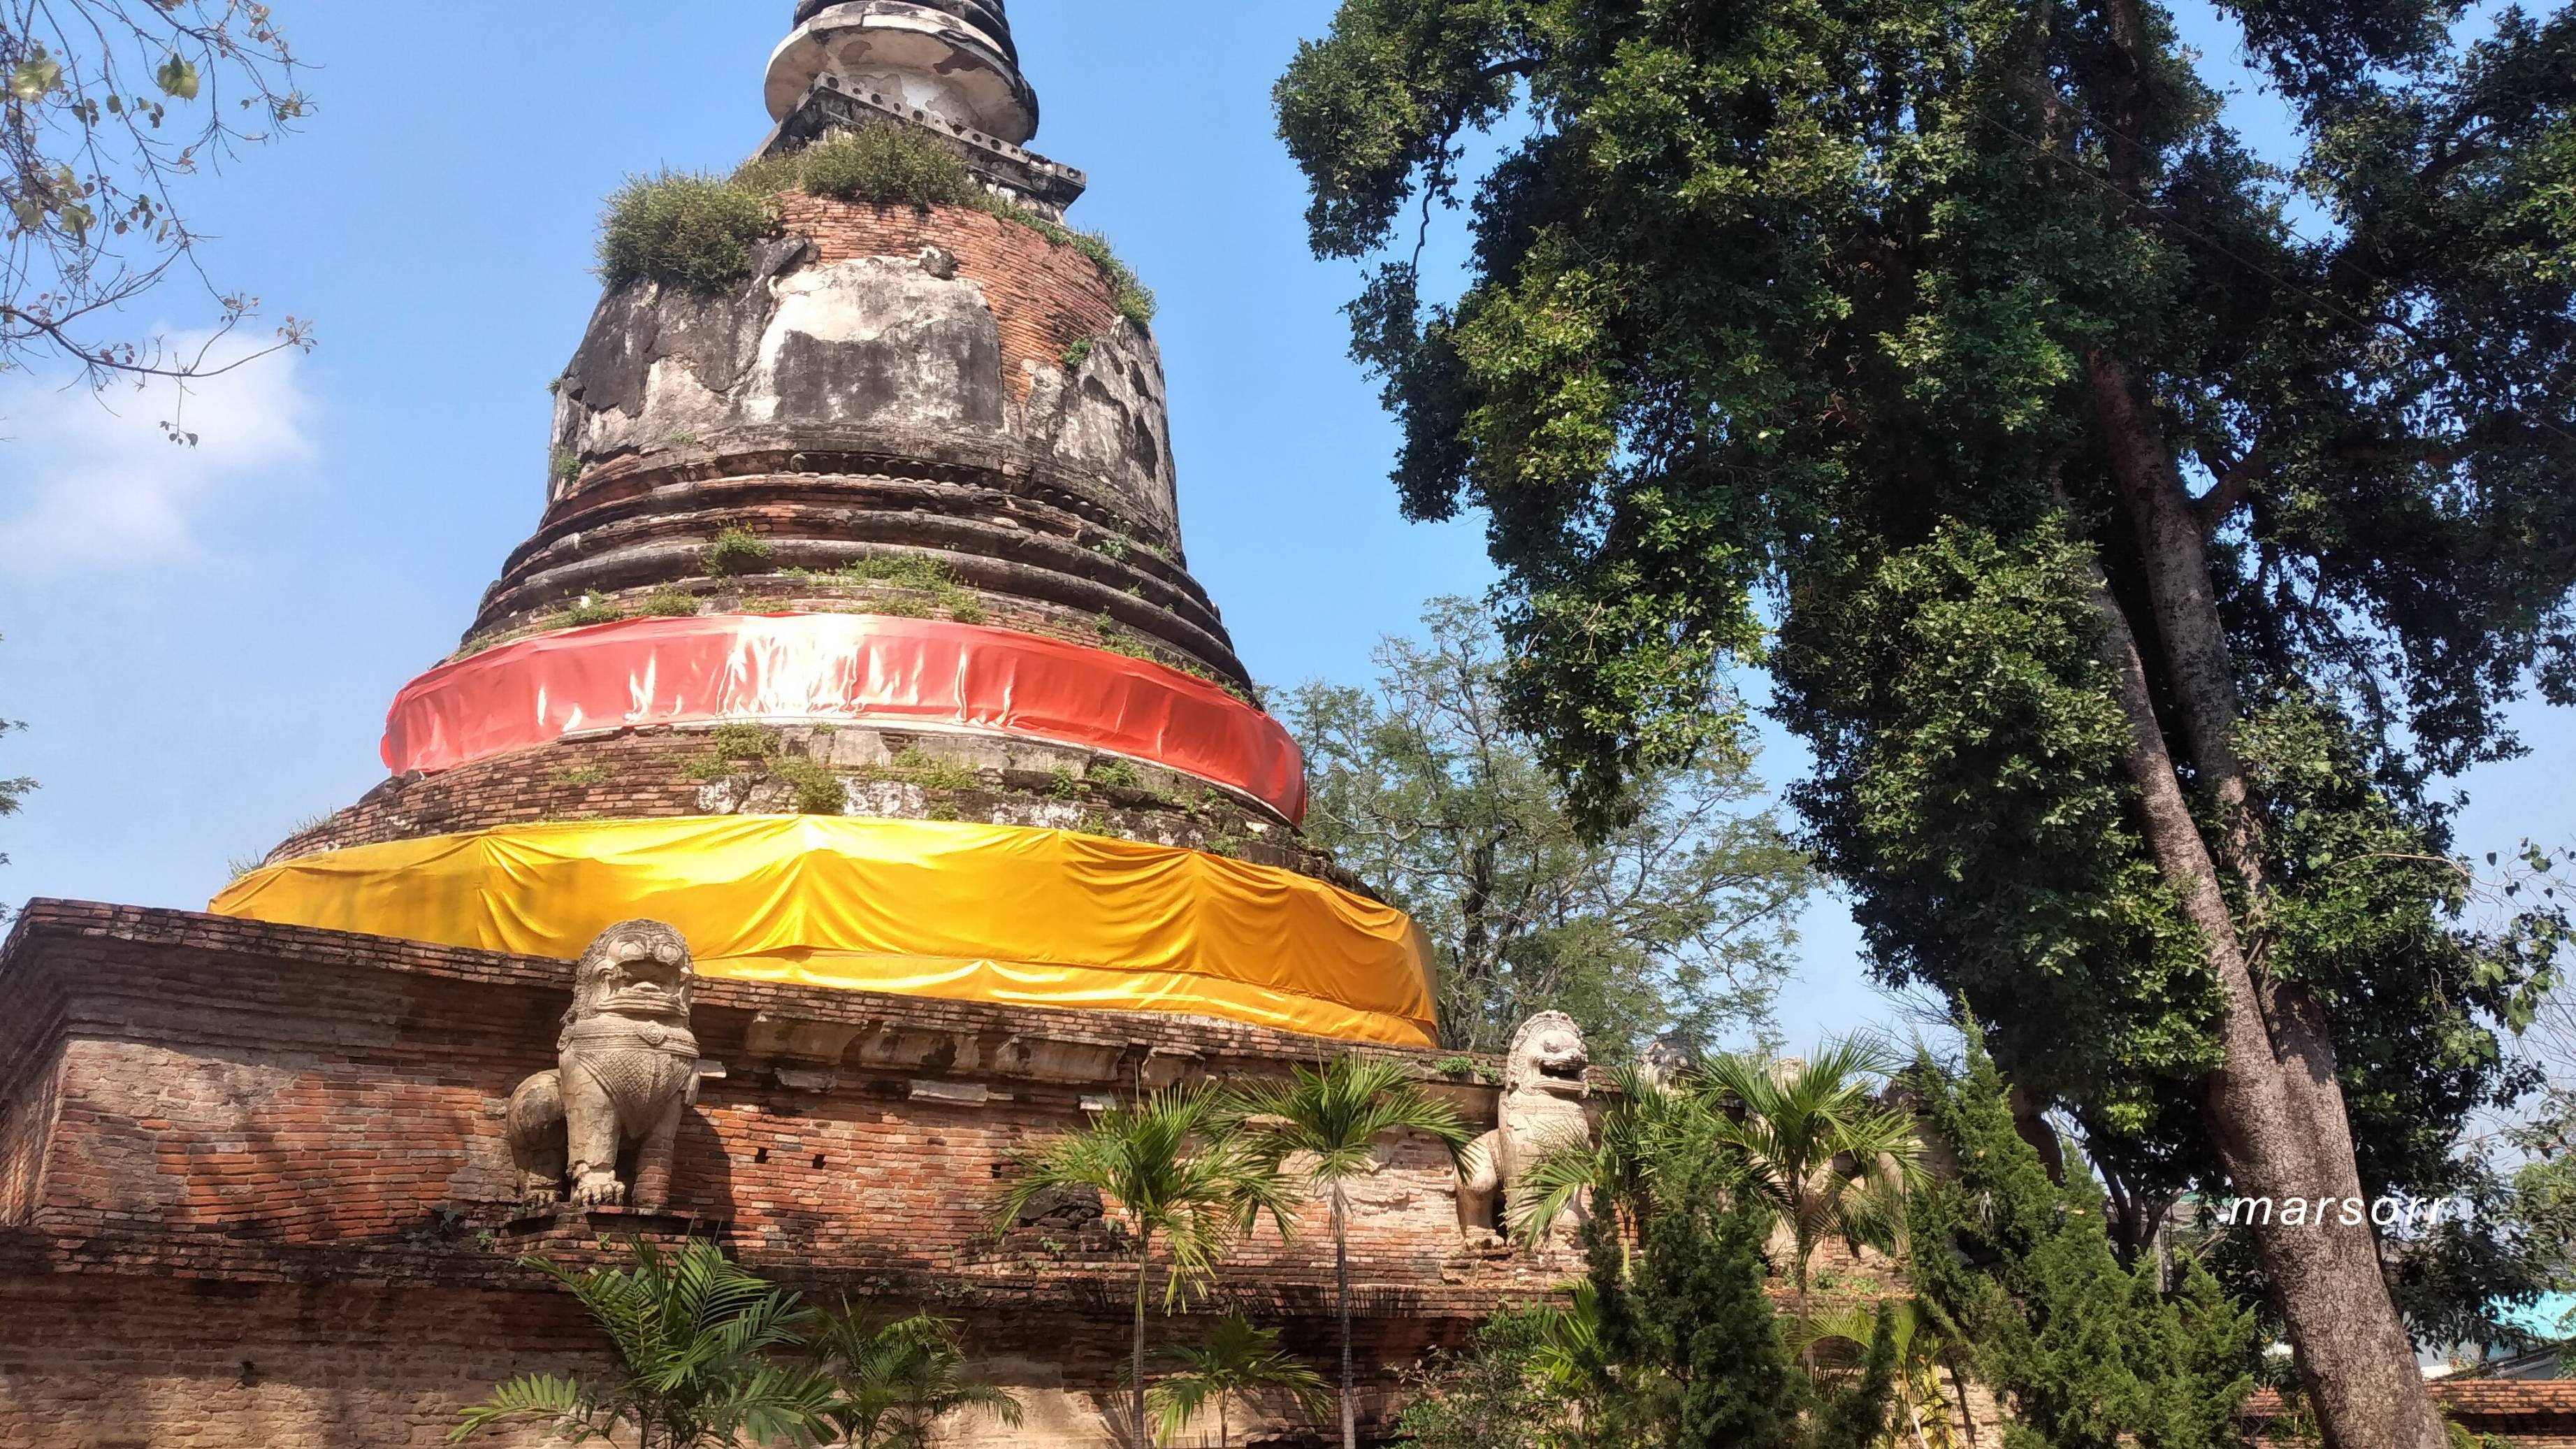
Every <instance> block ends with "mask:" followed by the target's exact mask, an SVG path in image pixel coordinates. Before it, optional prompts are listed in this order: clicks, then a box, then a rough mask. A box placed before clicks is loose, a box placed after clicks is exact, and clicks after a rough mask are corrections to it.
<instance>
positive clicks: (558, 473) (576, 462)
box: [546, 452, 581, 483]
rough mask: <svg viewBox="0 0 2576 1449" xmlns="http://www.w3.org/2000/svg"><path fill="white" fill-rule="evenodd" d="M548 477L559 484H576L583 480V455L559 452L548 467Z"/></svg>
mask: <svg viewBox="0 0 2576 1449" xmlns="http://www.w3.org/2000/svg"><path fill="white" fill-rule="evenodd" d="M546 476H548V477H550V478H552V479H554V480H555V481H556V482H557V483H575V482H579V481H580V479H581V454H579V453H567V452H558V453H556V454H555V455H554V456H553V458H552V459H550V460H549V461H548V463H547V465H546Z"/></svg>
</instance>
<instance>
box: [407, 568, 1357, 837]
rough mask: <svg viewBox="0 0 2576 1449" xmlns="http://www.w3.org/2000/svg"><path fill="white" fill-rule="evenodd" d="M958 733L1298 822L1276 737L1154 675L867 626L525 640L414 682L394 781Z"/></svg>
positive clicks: (922, 627) (1013, 640)
mask: <svg viewBox="0 0 2576 1449" xmlns="http://www.w3.org/2000/svg"><path fill="white" fill-rule="evenodd" d="M729 719H731V720H748V719H772V720H799V719H813V720H854V721H866V722H871V723H884V724H888V725H905V724H912V725H925V724H934V725H958V726H965V727H969V728H976V729H989V730H998V731H1002V732H1005V733H1009V734H1016V735H1025V736H1028V737H1030V738H1033V739H1042V740H1053V741H1056V742H1058V743H1061V744H1071V745H1083V746H1088V747H1091V748H1095V749H1103V750H1111V751H1115V752H1117V753H1119V754H1123V755H1132V756H1134V757H1136V758H1138V759H1142V760H1149V761H1151V762H1153V763H1155V764H1158V765H1162V766H1166V767H1168V768H1170V769H1174V770H1178V771H1181V772H1182V773H1184V774H1189V775H1195V776H1198V777H1199V778H1201V779H1204V780H1210V781H1214V782H1215V783H1217V784H1220V785H1227V786H1231V787H1233V788H1235V789H1237V790H1241V791H1243V792H1244V793H1246V794H1249V795H1251V796H1253V797H1254V798H1256V799H1259V800H1263V801H1267V802H1268V803H1269V804H1270V805H1271V806H1272V807H1274V808H1276V809H1277V810H1278V811H1279V812H1280V813H1281V814H1282V815H1285V816H1286V817H1288V819H1290V820H1291V821H1296V820H1300V819H1302V818H1304V815H1305V812H1306V782H1305V769H1304V761H1303V759H1302V757H1301V756H1300V755H1299V754H1298V751H1297V743H1296V741H1295V740H1293V739H1291V738H1289V736H1288V732H1287V731H1286V730H1285V729H1283V728H1281V727H1280V725H1279V722H1278V721H1277V720H1274V719H1272V718H1271V717H1270V716H1268V715H1266V714H1263V713H1262V712H1261V711H1259V710H1257V709H1254V708H1253V707H1252V706H1250V705H1248V704H1245V703H1244V702H1243V701H1242V700H1239V699H1237V698H1235V697H1234V696H1233V695H1231V694H1228V693H1226V692H1225V691H1224V690H1222V689H1219V688H1218V687H1217V686H1215V685H1213V684H1210V683H1207V682H1206V681H1204V680H1201V679H1196V678H1193V677H1191V676H1190V675H1187V674H1183V673H1181V672H1180V671H1179V670H1176V669H1171V668H1168V667H1166V666H1164V665H1160V664H1156V663H1153V662H1151V661H1149V660H1144V659H1131V658H1128V657H1127V656H1125V655H1121V654H1112V653H1109V652H1108V651H1106V650H1101V649H1088V648H1084V647H1082V646H1080V645H1076V644H1066V643H1063V642H1060V641H1058V640H1054V639H1046V638H1041V637H1039V636H1037V635H1034V634H1022V633H1018V632H1016V631H1013V630H1009V629H987V628H982V627H979V626H976V625H971V624H952V623H947V622H944V621H939V620H931V619H900V618H889V617H883V616H877V615H855V614H781V615H759V616H747V615H730V616H720V617H715V618H696V619H630V620H627V621H624V622H622V623H616V624H598V625H593V626H591V627H589V628H584V629H568V630H565V631H563V632H561V633H556V634H545V635H540V636H539V637H537V638H534V639H523V640H520V641H519V642H518V643H515V644H504V645H502V646H501V647H500V648H497V649H493V650H489V651H486V652H485V653H481V654H477V655H475V656H474V657H472V658H470V659H463V660H459V661H457V662H456V663H453V664H447V665H442V666H440V667H439V668H436V669H433V670H431V671H430V672H429V673H427V674H424V675H422V676H421V677H420V678H418V679H416V680H413V681H412V682H411V684H410V685H408V686H407V687H405V688H404V690H403V692H402V693H401V694H400V695H398V696H397V697H396V698H395V700H394V705H393V709H392V711H391V712H390V713H388V714H387V716H386V718H385V743H384V757H385V766H386V768H388V769H390V770H392V771H393V772H394V773H396V774H402V773H404V772H406V771H410V770H423V771H437V770H448V769H453V768H455V767H456V766H458V765H462V764H466V763H468V762H470V761H474V760H481V759H487V758H489V757H491V756H493V755H498V754H504V753H507V752H508V751H511V750H519V749H526V748H528V747H530V746H534V745H542V744H547V743H550V742H552V741H554V740H557V739H560V738H562V737H563V736H565V735H568V734H573V733H577V732H580V731H583V730H597V729H617V728H621V727H628V726H637V725H672V724H688V723H695V722H703V721H707V720H729Z"/></svg>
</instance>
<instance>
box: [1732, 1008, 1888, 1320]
mask: <svg viewBox="0 0 2576 1449" xmlns="http://www.w3.org/2000/svg"><path fill="white" fill-rule="evenodd" d="M1890 1066H1891V1059H1890V1058H1889V1056H1888V1055H1887V1052H1886V1050H1885V1049H1884V1048H1883V1047H1881V1046H1880V1045H1878V1044H1877V1043H1876V1042H1875V1041H1874V1040H1872V1039H1870V1038H1868V1037H1864V1036H1852V1037H1843V1038H1840V1039H1836V1040H1832V1041H1828V1042H1826V1043H1825V1044H1824V1045H1823V1046H1822V1047H1820V1048H1818V1049H1817V1051H1816V1053H1815V1055H1813V1056H1811V1057H1809V1058H1807V1060H1806V1061H1805V1062H1804V1063H1774V1062H1772V1061H1770V1060H1768V1059H1765V1058H1762V1057H1755V1056H1723V1057H1718V1058H1716V1059H1715V1060H1713V1061H1711V1062H1709V1063H1708V1065H1707V1066H1706V1067H1704V1068H1702V1071H1701V1076H1700V1078H1699V1080H1700V1083H1701V1089H1702V1090H1703V1091H1704V1092H1708V1093H1712V1094H1714V1095H1715V1097H1716V1098H1717V1100H1716V1101H1715V1102H1713V1103H1712V1104H1711V1110H1710V1112H1709V1113H1708V1121H1709V1124H1710V1131H1711V1136H1712V1138H1713V1140H1714V1142H1715V1143H1716V1144H1717V1146H1718V1147H1719V1148H1720V1149H1721V1150H1723V1151H1725V1152H1726V1153H1727V1154H1728V1155H1729V1156H1730V1157H1732V1158H1733V1159H1734V1160H1735V1165H1736V1166H1737V1167H1738V1168H1739V1169H1740V1174H1739V1180H1740V1186H1739V1188H1738V1191H1739V1192H1741V1193H1742V1194H1743V1195H1744V1197H1745V1198H1746V1199H1747V1200H1748V1201H1750V1202H1752V1203H1755V1204H1758V1205H1761V1206H1763V1207H1765V1208H1768V1209H1769V1210H1770V1211H1771V1212H1773V1213H1774V1214H1776V1215H1777V1216H1778V1218H1779V1220H1780V1222H1781V1223H1782V1224H1783V1225H1785V1226H1786V1227H1787V1228H1788V1230H1789V1235H1790V1239H1791V1241H1792V1243H1793V1245H1794V1246H1793V1252H1792V1257H1791V1260H1790V1272H1791V1287H1792V1290H1793V1292H1794V1301H1795V1302H1796V1305H1797V1314H1798V1323H1799V1325H1800V1328H1801V1330H1802V1331H1803V1329H1804V1327H1805V1325H1806V1323H1807V1321H1808V1291H1807V1289H1808V1265H1809V1262H1810V1260H1812V1259H1813V1258H1814V1257H1815V1253H1816V1249H1817V1248H1818V1247H1819V1246H1821V1245H1822V1244H1823V1243H1824V1241H1825V1240H1826V1239H1827V1238H1841V1239H1842V1240H1844V1241H1845V1242H1847V1243H1850V1244H1851V1245H1853V1246H1854V1247H1855V1248H1857V1247H1861V1246H1864V1245H1865V1246H1869V1247H1874V1248H1880V1249H1893V1248H1895V1247H1896V1246H1897V1240H1898V1237H1899V1235H1900V1234H1901V1233H1902V1231H1903V1228H1904V1223H1905V1203H1906V1199H1907V1197H1908V1195H1909V1194H1910V1193H1911V1192H1912V1191H1913V1190H1914V1189H1915V1188H1916V1187H1917V1186H1918V1185H1919V1184H1920V1182H1921V1180H1922V1151H1923V1149H1922V1144H1921V1143H1920V1142H1919V1141H1917V1140H1916V1138H1915V1135H1914V1122H1913V1119H1912V1118H1911V1117H1910V1116H1908V1115H1907V1114H1906V1113H1904V1112H1902V1111H1898V1110H1896V1109H1895V1108H1892V1107H1884V1106H1881V1105H1879V1103H1878V1102H1877V1100H1876V1099H1875V1098H1874V1097H1873V1096H1872V1094H1871V1087H1870V1078H1871V1077H1872V1075H1874V1074H1883V1073H1885V1072H1886V1071H1888V1070H1889V1068H1890Z"/></svg>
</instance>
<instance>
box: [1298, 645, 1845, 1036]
mask: <svg viewBox="0 0 2576 1449" xmlns="http://www.w3.org/2000/svg"><path fill="white" fill-rule="evenodd" d="M1423 622H1424V626H1425V629H1426V633H1427V637H1426V638H1425V639H1422V640H1408V639H1394V638H1390V639H1386V640H1383V641H1381V642H1380V644H1379V646H1378V649H1377V652H1376V661H1377V665H1378V669H1379V678H1378V681H1377V683H1376V685H1375V687H1374V688H1372V689H1356V688H1349V687H1342V686H1332V685H1325V684H1309V685H1306V686H1305V687H1303V688H1301V689H1299V690H1298V691H1296V693H1295V694H1294V695H1292V696H1291V697H1290V699H1289V700H1288V702H1287V707H1286V709H1285V710H1284V711H1283V713H1284V714H1285V716H1286V718H1287V720H1288V721H1289V725H1290V728H1291V729H1292V730H1293V731H1294V732H1295V733H1296V735H1297V737H1298V739H1299V741H1300V742H1301V743H1302V744H1303V745H1304V746H1305V748H1306V765H1307V782H1308V793H1309V796H1310V799H1311V803H1310V805H1309V808H1308V811H1307V817H1306V827H1305V828H1306V832H1307V834H1308V835H1309V836H1310V837H1311V838H1312V839H1313V840H1314V841H1315V843H1316V844H1318V845H1320V846H1322V847H1324V848H1326V849H1328V850H1331V851H1332V852H1333V853H1334V856H1335V858H1336V859H1338V860H1340V861H1341V863H1342V864H1344V865H1346V866H1348V867H1350V868H1351V869H1352V870H1354V871H1356V872H1358V873H1359V875H1360V876H1361V878H1362V879H1364V880H1366V881H1367V882H1368V883H1369V885H1370V886H1371V888H1373V889H1375V890H1377V891H1378V892H1379V893H1381V894H1382V895H1384V896H1385V897H1386V898H1387V899H1388V900H1390V901H1392V902H1394V903H1396V904H1398V905H1401V906H1402V907H1404V908H1405V910H1406V911H1408V912H1409V913H1411V915H1412V916H1413V918H1414V920H1415V921H1417V922H1418V923H1420V924H1421V926H1422V927H1423V930H1424V932H1425V934H1426V935H1428V936H1429V937H1430V939H1431V942H1432V945H1433V948H1434V950H1435V951H1436V952H1437V953H1438V960H1439V968H1440V972H1439V986H1440V1027H1441V1036H1442V1040H1443V1042H1444V1044H1446V1045H1448V1046H1451V1047H1457V1048H1463V1049H1468V1050H1479V1051H1497V1050H1500V1049H1501V1048H1502V1046H1503V1045H1504V1044H1505V1043H1507V1042H1508V1041H1509V1040H1510V1039H1511V1034H1512V1032H1513V1030H1514V1029H1515V1028H1517V1027H1518V1026H1519V1025H1520V1023H1521V1022H1523V1021H1526V1020H1528V1019H1529V1018H1530V1017H1531V1016H1533V1015H1535V1014H1536V1013H1538V1012H1541V1011H1563V1012H1566V1013H1567V1014H1569V1015H1571V1016H1572V1017H1574V1019H1575V1020H1576V1021H1578V1022H1580V1023H1582V1025H1583V1028H1584V1031H1585V1033H1586V1034H1587V1035H1588V1036H1589V1037H1590V1038H1591V1039H1592V1040H1593V1041H1594V1042H1595V1043H1597V1044H1601V1045H1605V1046H1610V1047H1614V1048H1615V1047H1617V1046H1619V1045H1621V1044H1633V1043H1638V1042H1642V1041H1644V1040H1645V1039H1647V1038H1650V1037H1653V1036H1656V1035H1658V1034H1661V1033H1664V1032H1667V1031H1671V1032H1677V1033H1679V1034H1681V1035H1684V1036H1688V1037H1691V1038H1694V1039H1696V1040H1699V1041H1710V1040H1714V1039H1715V1038H1717V1037H1719V1036H1721V1035H1723V1034H1725V1033H1726V1032H1728V1031H1730V1030H1735V1029H1739V1028H1744V1027H1753V1028H1755V1029H1757V1030H1760V1029H1767V1027H1768V1025H1769V1022H1770V1020H1771V1003H1772V1000H1773V998H1774V997H1775V996H1776V995H1777V992H1778V989H1779V983H1780V981H1781V979H1782V978H1783V977H1784V976H1785V974H1786V972H1787V951H1788V947H1789V945H1790V944H1791V942H1792V940H1793V939H1794V938H1793V937H1792V935H1791V933H1790V929H1789V927H1790V923H1791V922H1792V921H1793V920H1794V919H1795V917H1796V915H1797V912H1798V909H1799V907H1800V905H1801V903H1802V902H1803V901H1804V900H1805V898H1806V894H1807V891H1808V889H1809V887H1810V884H1811V875H1810V872H1809V870H1808V867H1807V864H1806V861H1805V858H1804V857H1803V856H1801V855H1800V854H1799V853H1798V852H1797V851H1796V850H1794V849H1792V848H1791V847H1790V846H1789V844H1788V842H1787V841H1786V840H1785V839H1784V838H1783V837H1782V834H1781V831H1780V827H1779V824H1778V822H1777V821H1776V820H1775V819H1774V818H1773V817H1772V815H1771V814H1770V813H1769V812H1768V811H1766V810H1764V809H1762V808H1760V807H1759V806H1758V804H1757V803H1756V801H1757V798H1758V797H1759V795H1760V793H1761V785H1760V782H1759V781H1757V780H1756V779H1755V778H1754V776H1753V772H1752V764H1751V761H1750V760H1749V759H1748V758H1747V757H1746V756H1745V755H1744V754H1743V753H1741V752H1740V751H1738V750H1735V749H1732V748H1720V749H1711V750H1709V751H1707V752H1705V753H1703V754H1700V755H1697V756H1694V757H1693V758H1691V759H1689V760H1687V761H1685V762H1683V763H1680V764H1678V765H1675V766H1674V767H1672V768H1669V769H1659V770H1655V771H1651V772H1647V773H1643V774H1641V775H1639V776H1638V777H1637V778H1636V779H1634V780H1632V781H1630V782H1628V783H1627V784H1626V785H1625V786H1624V793H1623V796H1622V799H1623V802H1624V804H1625V805H1626V807H1627V809H1628V819H1627V821H1626V823H1625V824H1623V825H1622V826H1621V827H1620V828H1619V829H1617V830H1615V831H1613V832H1611V833H1610V834H1609V835H1607V836H1605V837H1603V838H1601V839H1598V840H1593V839H1586V838H1585V837H1584V836H1583V835H1582V834H1581V833H1579V832H1578V831H1577V830H1576V829H1575V828H1574V825H1573V822H1572V821H1571V820H1570V818H1569V817H1568V815H1567V812H1566V809H1565V804H1566V802H1565V797H1564V793H1563V791H1562V790H1561V789H1559V788H1558V786H1557V784H1556V782H1555V780H1554V779H1553V777H1552V776H1551V775H1550V774H1549V772H1548V771H1547V769H1546V767H1545V766H1544V764H1543V763H1542V762H1541V760H1540V757H1539V745H1538V742H1537V741H1536V740H1535V739H1533V738H1532V737H1531V736H1530V735H1529V734H1527V733H1526V732H1525V731H1523V730H1522V729H1521V728H1520V727H1519V726H1518V725H1516V724H1514V723H1513V722H1512V721H1511V720H1510V719H1508V718H1507V717H1506V714H1505V711H1504V695H1505V688H1504V686H1505V674H1506V665H1505V660H1504V654H1503V650H1502V646H1501V641H1500V639H1499V638H1498V637H1497V635H1496V633H1495V630H1494V626H1493V622H1492V620H1491V618H1490V617H1489V616H1488V615H1487V614H1486V613H1485V612H1484V610H1482V609H1481V608H1480V607H1478V606H1477V605H1475V604H1473V603H1471V602H1469V601H1466V600H1463V599H1439V600H1434V601H1433V602H1432V603H1431V605H1430V606H1429V608H1428V610H1427V611H1426V613H1425V615H1424V619H1423Z"/></svg>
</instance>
